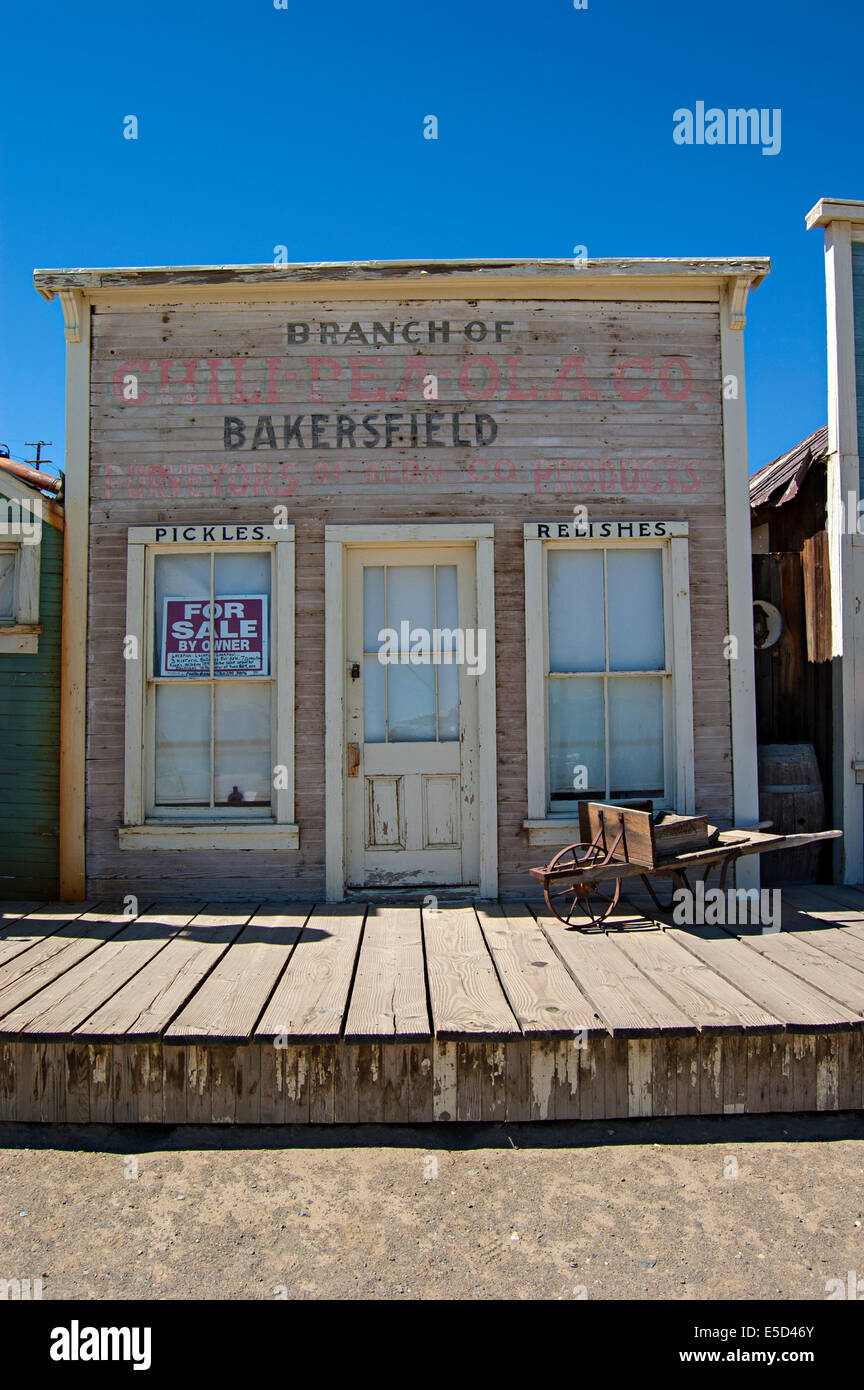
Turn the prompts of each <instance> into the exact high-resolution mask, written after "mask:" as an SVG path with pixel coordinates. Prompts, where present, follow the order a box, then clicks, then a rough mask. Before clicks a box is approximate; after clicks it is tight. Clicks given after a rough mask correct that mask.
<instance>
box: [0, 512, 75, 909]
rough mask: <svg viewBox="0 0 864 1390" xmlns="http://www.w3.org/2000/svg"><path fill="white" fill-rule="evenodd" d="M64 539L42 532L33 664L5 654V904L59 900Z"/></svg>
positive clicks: (1, 754) (0, 656)
mask: <svg viewBox="0 0 864 1390" xmlns="http://www.w3.org/2000/svg"><path fill="white" fill-rule="evenodd" d="M62 574H63V536H62V533H61V532H60V531H58V530H56V528H55V527H53V526H51V525H49V524H48V522H44V523H43V526H42V546H41V573H40V592H39V621H40V623H41V624H42V633H41V634H40V637H39V650H38V652H37V653H36V654H35V655H34V656H18V655H15V656H13V655H11V654H8V653H0V898H6V899H16V898H25V899H26V898H56V896H57V893H58V873H59V862H58V856H59V845H60V840H59V830H58V822H59V814H60V752H59V741H60V606H61V589H62Z"/></svg>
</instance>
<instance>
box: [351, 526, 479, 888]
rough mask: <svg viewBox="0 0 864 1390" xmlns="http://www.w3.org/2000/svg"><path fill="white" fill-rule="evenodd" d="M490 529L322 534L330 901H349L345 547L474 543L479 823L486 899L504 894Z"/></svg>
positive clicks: (403, 529)
mask: <svg viewBox="0 0 864 1390" xmlns="http://www.w3.org/2000/svg"><path fill="white" fill-rule="evenodd" d="M494 534H495V530H494V527H493V526H492V524H491V523H485V522H480V523H475V524H469V523H466V524H464V525H461V524H459V523H453V524H448V523H443V524H441V525H434V524H430V525H426V524H418V525H414V524H393V525H386V526H362V525H357V526H325V528H324V611H325V615H326V617H325V637H324V721H325V746H326V753H325V776H324V785H325V802H326V806H325V818H326V836H325V841H326V843H325V866H326V868H325V874H326V894H327V901H328V902H342V901H343V899H344V896H345V795H344V784H343V775H342V774H343V767H344V764H345V708H344V691H345V660H346V656H345V597H346V596H345V564H344V559H345V548H346V546H381V545H411V544H421V545H447V544H460V543H464V542H466V541H469V542H473V543H474V548H475V561H476V572H477V626H478V628H485V629H486V633H487V643H486V650H487V655H486V671H485V673H484V675H483V677H482V678H480V679H478V682H477V698H478V710H477V717H478V758H477V800H478V806H477V819H478V825H479V831H480V881H479V885H478V889H479V894H480V897H481V898H494V897H497V895H498V777H497V764H496V758H497V744H496V710H495V571H494Z"/></svg>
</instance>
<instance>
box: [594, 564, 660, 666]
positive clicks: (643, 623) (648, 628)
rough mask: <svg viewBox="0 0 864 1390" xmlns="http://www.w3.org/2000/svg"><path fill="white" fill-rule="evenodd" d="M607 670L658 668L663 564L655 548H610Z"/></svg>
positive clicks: (607, 577) (607, 580)
mask: <svg viewBox="0 0 864 1390" xmlns="http://www.w3.org/2000/svg"><path fill="white" fill-rule="evenodd" d="M606 583H607V587H608V597H609V670H610V671H662V670H663V668H664V666H665V665H666V652H665V643H664V639H663V565H662V556H661V554H660V551H659V550H610V551H608V552H607V555H606Z"/></svg>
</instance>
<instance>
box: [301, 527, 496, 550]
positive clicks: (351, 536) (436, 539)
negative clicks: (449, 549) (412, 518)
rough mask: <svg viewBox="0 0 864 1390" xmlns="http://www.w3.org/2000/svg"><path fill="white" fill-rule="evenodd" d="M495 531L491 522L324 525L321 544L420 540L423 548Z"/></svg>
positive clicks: (485, 536)
mask: <svg viewBox="0 0 864 1390" xmlns="http://www.w3.org/2000/svg"><path fill="white" fill-rule="evenodd" d="M494 534H495V528H494V526H493V525H492V523H491V522H473V523H468V522H466V523H465V525H464V526H463V525H460V523H459V522H454V523H452V524H451V523H448V522H442V523H441V524H440V525H436V524H433V523H426V522H417V523H414V522H399V523H394V524H393V525H387V526H327V527H325V529H324V543H325V545H326V544H328V543H332V544H339V545H353V546H358V545H369V546H373V545H374V546H378V545H412V544H413V543H414V542H417V541H420V542H422V544H423V545H447V544H448V542H449V543H451V544H453V545H464V543H465V541H474V540H481V539H483V538H487V539H491V538H492V537H493V536H494Z"/></svg>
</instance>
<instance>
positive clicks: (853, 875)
mask: <svg viewBox="0 0 864 1390" xmlns="http://www.w3.org/2000/svg"><path fill="white" fill-rule="evenodd" d="M814 225H816V224H815V223H814ZM818 225H824V224H823V223H819V224H818ZM851 230H852V229H851V224H850V222H848V221H832V222H829V225H827V226H826V227H825V305H826V315H827V329H828V459H827V465H826V466H827V490H828V545H829V557H830V577H831V615H832V637H831V640H832V650H833V651H835V652H836V653H837V654H838V655H840V656H841V658H842V659H841V661H840V662H839V663H838V666H839V669H838V673H837V678H836V680H835V688H834V696H835V698H834V720H835V727H834V768H833V772H834V806H833V808H832V809H833V813H834V823H835V824H836V825H839V826H840V827H842V829H843V839H842V841H839V842H838V845H837V847H836V849H835V854H836V856H837V858H836V860H835V863H836V864H837V867H838V869H839V871H840V872H839V877H841V878H842V880H843V882H844V883H860V882H861V881H862V879H864V793H862V791H861V788H860V786H859V785H858V782H857V776H856V772H855V767H854V764H855V762H856V761H860V760H861V758H862V755H864V730H862V728H861V722H862V713H861V712H860V702H858V701H857V700H856V686H857V687H859V688H860V680H859V681H856V672H857V671H860V670H861V667H862V663H864V633H862V632H861V623H860V619H859V618H857V616H856V613H855V595H857V594H860V593H861V588H860V578H861V571H862V569H864V565H862V560H861V552H860V550H859V548H858V545H856V542H857V541H858V537H856V536H853V535H850V534H849V527H848V525H844V507H846V506H847V504H848V498H849V494H850V493H852V494H853V496H854V497H856V498H857V497H858V495H859V492H860V480H859V456H858V414H857V383H856V380H855V322H854V301H853V281H852V236H851Z"/></svg>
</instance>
